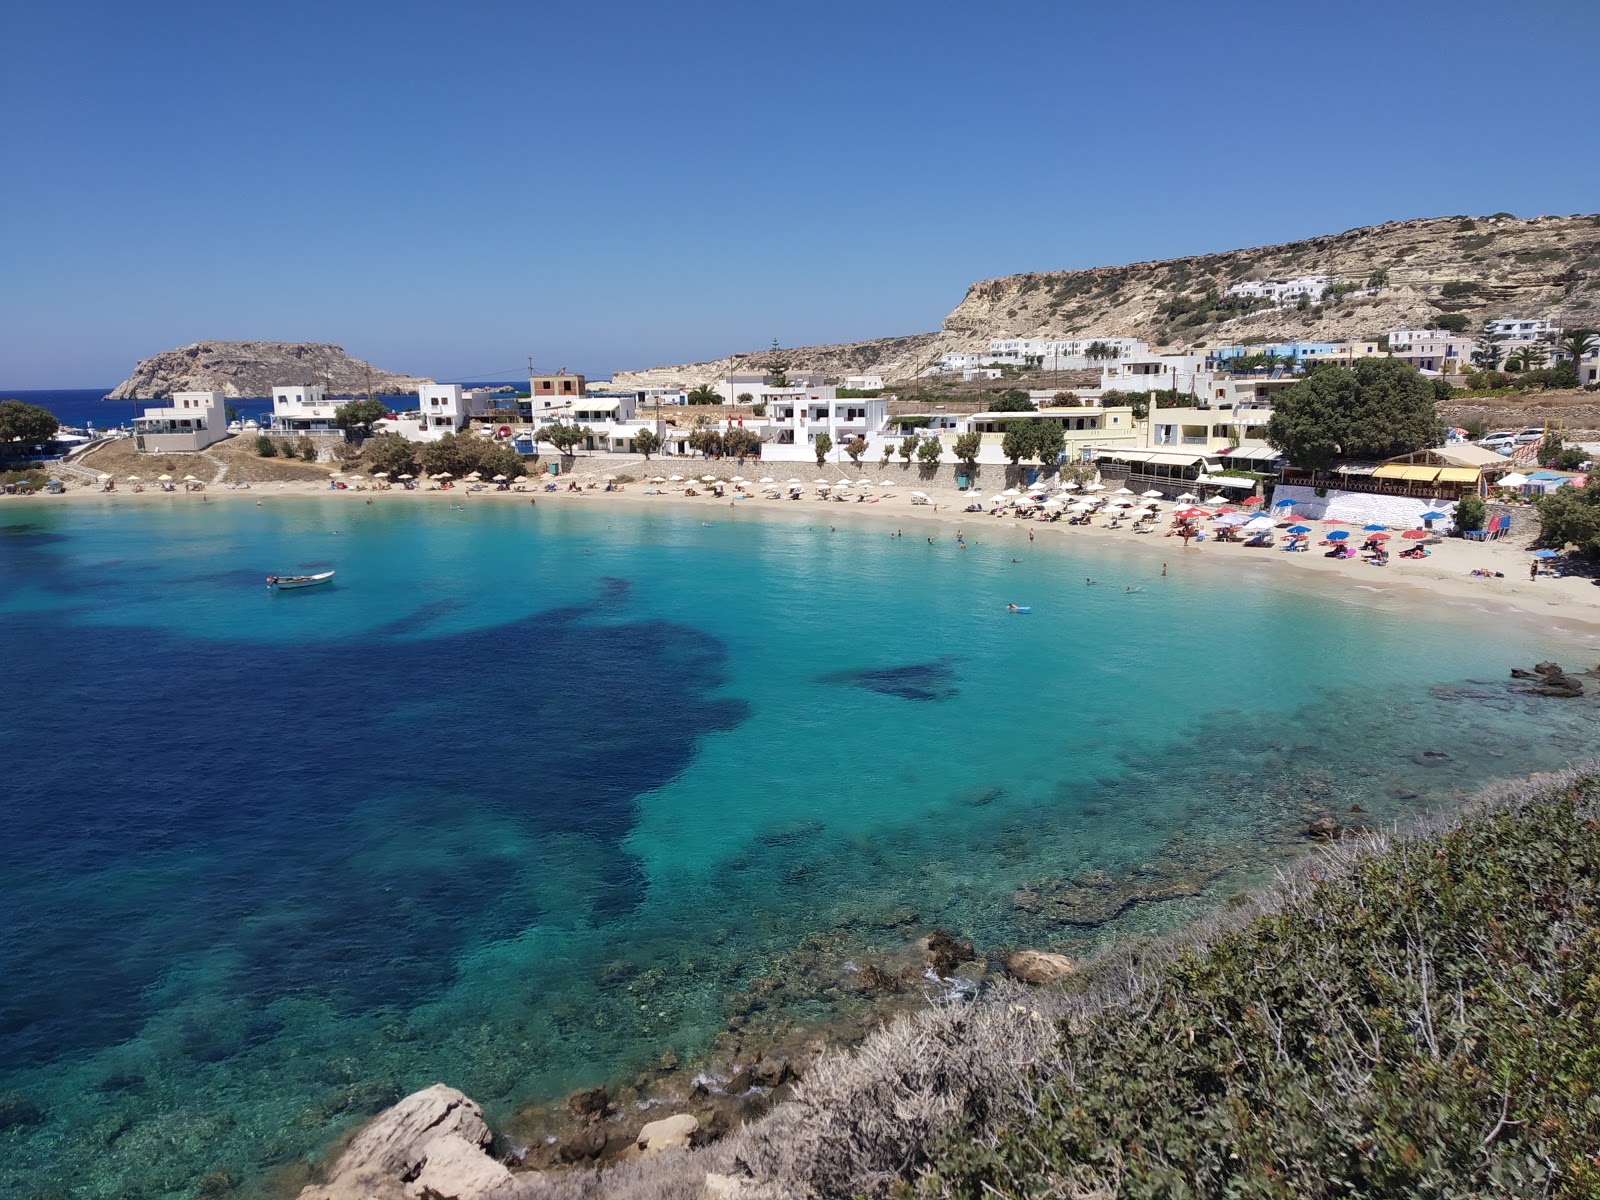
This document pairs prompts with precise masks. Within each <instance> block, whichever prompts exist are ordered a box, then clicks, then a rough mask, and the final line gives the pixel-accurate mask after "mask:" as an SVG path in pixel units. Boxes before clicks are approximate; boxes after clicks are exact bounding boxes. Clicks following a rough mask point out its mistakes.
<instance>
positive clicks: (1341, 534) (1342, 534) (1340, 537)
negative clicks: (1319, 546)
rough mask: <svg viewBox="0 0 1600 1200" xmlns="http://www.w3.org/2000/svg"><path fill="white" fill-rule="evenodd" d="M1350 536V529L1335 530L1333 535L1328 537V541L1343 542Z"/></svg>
mask: <svg viewBox="0 0 1600 1200" xmlns="http://www.w3.org/2000/svg"><path fill="white" fill-rule="evenodd" d="M1349 536H1350V531H1349V530H1348V529H1335V530H1334V531H1333V532H1332V533H1330V534H1329V535H1328V540H1329V541H1330V542H1342V541H1344V540H1345V538H1347V537H1349Z"/></svg>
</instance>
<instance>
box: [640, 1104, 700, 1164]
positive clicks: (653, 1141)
mask: <svg viewBox="0 0 1600 1200" xmlns="http://www.w3.org/2000/svg"><path fill="white" fill-rule="evenodd" d="M699 1130H700V1121H699V1119H698V1118H697V1117H696V1116H695V1115H694V1114H693V1113H679V1114H678V1115H677V1116H675V1117H663V1118H661V1120H659V1121H651V1122H650V1123H649V1124H648V1125H646V1126H645V1127H644V1128H643V1129H641V1130H639V1139H638V1141H639V1149H641V1150H643V1151H644V1152H645V1153H646V1154H655V1153H657V1152H659V1151H662V1150H684V1149H687V1148H688V1147H689V1145H690V1143H691V1142H692V1141H693V1140H694V1135H695V1134H696V1133H698V1132H699Z"/></svg>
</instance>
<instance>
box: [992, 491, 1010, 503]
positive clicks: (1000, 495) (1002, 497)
mask: <svg viewBox="0 0 1600 1200" xmlns="http://www.w3.org/2000/svg"><path fill="white" fill-rule="evenodd" d="M1005 502H1006V494H1005V493H1004V492H996V493H995V494H994V495H993V496H990V497H989V503H990V504H1004V503H1005Z"/></svg>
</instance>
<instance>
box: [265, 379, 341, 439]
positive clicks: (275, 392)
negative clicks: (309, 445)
mask: <svg viewBox="0 0 1600 1200" xmlns="http://www.w3.org/2000/svg"><path fill="white" fill-rule="evenodd" d="M338 407H339V405H338V403H337V402H336V401H332V400H329V399H328V398H327V397H326V395H325V394H324V391H323V387H322V385H321V384H320V383H297V384H291V385H289V386H286V387H275V388H273V389H272V412H271V413H270V414H269V416H268V420H269V421H270V422H271V429H272V431H273V432H274V433H343V432H344V431H343V430H342V429H340V428H339V426H338V423H337V422H335V421H334V419H333V414H334V410H335V409H337V408H338Z"/></svg>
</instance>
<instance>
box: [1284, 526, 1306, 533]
mask: <svg viewBox="0 0 1600 1200" xmlns="http://www.w3.org/2000/svg"><path fill="white" fill-rule="evenodd" d="M1289 532H1290V533H1310V532H1311V526H1309V525H1291V526H1289Z"/></svg>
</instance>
